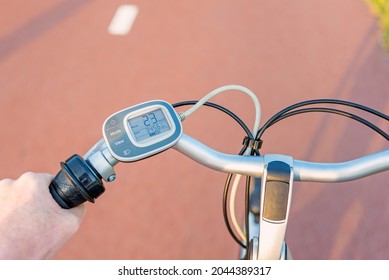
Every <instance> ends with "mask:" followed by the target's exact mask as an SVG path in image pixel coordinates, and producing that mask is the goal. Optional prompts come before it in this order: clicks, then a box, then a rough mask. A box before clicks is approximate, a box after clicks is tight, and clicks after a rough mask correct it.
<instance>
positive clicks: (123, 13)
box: [108, 4, 139, 36]
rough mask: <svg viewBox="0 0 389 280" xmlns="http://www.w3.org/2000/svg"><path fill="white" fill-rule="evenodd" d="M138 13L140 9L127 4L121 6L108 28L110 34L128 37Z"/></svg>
mask: <svg viewBox="0 0 389 280" xmlns="http://www.w3.org/2000/svg"><path fill="white" fill-rule="evenodd" d="M138 13H139V9H138V7H137V6H135V5H129V4H126V5H121V6H119V8H118V9H117V10H116V13H115V15H114V16H113V18H112V21H111V23H110V25H109V27H108V32H109V33H110V34H112V35H118V36H124V35H127V34H128V33H129V32H130V30H131V27H132V25H133V23H134V21H135V19H136V17H137V15H138Z"/></svg>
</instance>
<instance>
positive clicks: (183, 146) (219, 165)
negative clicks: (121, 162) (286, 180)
mask: <svg viewBox="0 0 389 280" xmlns="http://www.w3.org/2000/svg"><path fill="white" fill-rule="evenodd" d="M174 149H176V150H177V151H179V152H181V153H182V154H184V155H186V156H188V157H189V158H191V159H193V160H194V161H196V162H198V163H200V164H201V165H204V166H207V167H209V168H212V169H214V170H217V171H221V172H226V173H235V174H242V175H248V176H254V177H261V176H262V174H263V171H264V166H265V162H266V160H265V157H266V155H265V156H264V157H262V156H255V157H253V156H239V155H229V154H224V153H220V152H218V151H215V150H213V149H211V148H209V147H208V146H206V145H204V144H202V143H200V142H199V141H197V140H195V139H194V138H192V137H190V136H188V135H186V134H183V135H182V137H181V139H180V140H179V141H178V143H177V144H176V145H175V146H174ZM385 170H389V149H387V150H384V151H381V152H378V153H374V154H371V155H368V156H364V157H361V158H358V159H355V160H351V161H346V162H341V163H314V162H307V161H301V160H293V171H294V180H296V181H310V182H344V181H351V180H355V179H360V178H362V177H366V176H369V175H373V174H375V173H379V172H382V171H385Z"/></svg>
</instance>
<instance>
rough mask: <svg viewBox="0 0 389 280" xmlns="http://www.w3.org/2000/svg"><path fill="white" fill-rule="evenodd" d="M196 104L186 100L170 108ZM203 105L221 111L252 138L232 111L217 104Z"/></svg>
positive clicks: (206, 103) (207, 103) (248, 130)
mask: <svg viewBox="0 0 389 280" xmlns="http://www.w3.org/2000/svg"><path fill="white" fill-rule="evenodd" d="M197 102H198V101H197V100H188V101H182V102H177V103H174V104H172V106H173V107H174V108H177V107H181V106H188V105H194V104H196V103H197ZM203 105H205V106H207V107H212V108H214V109H217V110H219V111H222V112H223V113H226V114H227V115H229V116H230V117H231V118H233V119H234V120H235V121H236V122H237V123H238V124H239V125H240V126H241V127H242V129H243V130H244V131H245V133H246V134H247V136H248V137H250V138H251V139H253V138H254V136H253V134H252V133H251V131H250V129H249V128H248V127H247V125H246V124H245V123H244V122H243V121H242V119H240V118H239V117H238V116H237V115H236V114H234V113H233V112H232V111H230V110H228V109H227V108H225V107H223V106H221V105H219V104H216V103H212V102H205V103H204V104H203Z"/></svg>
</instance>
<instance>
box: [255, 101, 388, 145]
mask: <svg viewBox="0 0 389 280" xmlns="http://www.w3.org/2000/svg"><path fill="white" fill-rule="evenodd" d="M317 104H336V105H343V106H348V107H353V108H356V109H359V110H363V111H365V112H368V113H370V114H373V115H376V116H378V117H380V118H383V119H384V120H387V121H388V120H389V116H388V115H386V114H384V113H382V112H379V111H377V110H374V109H372V108H369V107H367V106H364V105H360V104H357V103H353V102H350V101H345V100H338V99H313V100H307V101H302V102H299V103H296V104H293V105H290V106H288V107H286V108H284V109H282V110H281V111H279V112H278V113H277V114H275V115H273V116H272V117H271V118H270V119H269V120H268V121H267V122H266V123H265V124H264V125H263V126H262V127H261V128H260V129H259V130H258V133H257V135H256V137H255V139H256V140H259V139H261V137H262V135H263V133H264V132H265V130H266V129H268V128H269V127H270V126H271V125H272V124H273V123H274V122H275V121H276V120H277V119H279V118H281V117H282V116H283V115H285V114H287V113H288V112H290V111H292V110H294V109H297V108H299V107H303V106H308V105H317ZM359 118H361V117H359ZM361 119H362V118H361Z"/></svg>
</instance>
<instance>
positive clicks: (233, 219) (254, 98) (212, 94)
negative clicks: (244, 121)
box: [180, 85, 262, 243]
mask: <svg viewBox="0 0 389 280" xmlns="http://www.w3.org/2000/svg"><path fill="white" fill-rule="evenodd" d="M230 90H237V91H241V92H244V93H246V94H247V95H248V96H249V97H250V98H251V100H252V101H253V103H254V107H255V122H254V128H253V131H252V132H253V135H254V136H255V135H256V134H257V131H258V130H259V125H260V123H261V113H262V111H261V104H260V103H259V100H258V98H257V96H256V95H255V94H254V93H253V92H252V91H251V90H249V89H248V88H246V87H243V86H240V85H226V86H222V87H219V88H217V89H215V90H213V91H211V92H210V93H208V94H207V95H206V96H204V97H203V98H201V99H200V100H199V101H198V102H197V103H196V104H195V105H193V106H192V107H191V108H189V109H188V110H187V111H185V112H183V113H180V117H181V120H182V121H184V120H185V119H186V118H187V117H189V116H190V115H191V114H192V113H194V112H195V111H196V110H198V109H199V108H200V107H201V106H202V105H203V104H204V103H205V102H207V101H208V100H210V99H211V98H213V97H215V96H216V95H218V94H220V93H223V92H226V91H230ZM250 152H251V148H248V149H247V150H246V153H245V154H246V155H249V154H250ZM241 178H242V176H241V175H239V174H237V175H236V176H235V178H234V182H233V185H232V188H231V193H230V203H229V204H230V205H229V206H230V207H229V209H230V216H231V222H232V225H233V227H234V228H235V230H236V232H237V233H238V235H239V236H240V238H241V239H242V240H243V241H245V242H246V243H247V241H246V235H245V234H244V231H243V230H242V227H241V226H240V225H239V222H238V219H237V218H236V212H235V198H236V192H237V189H238V186H239V182H240V179H241Z"/></svg>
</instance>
